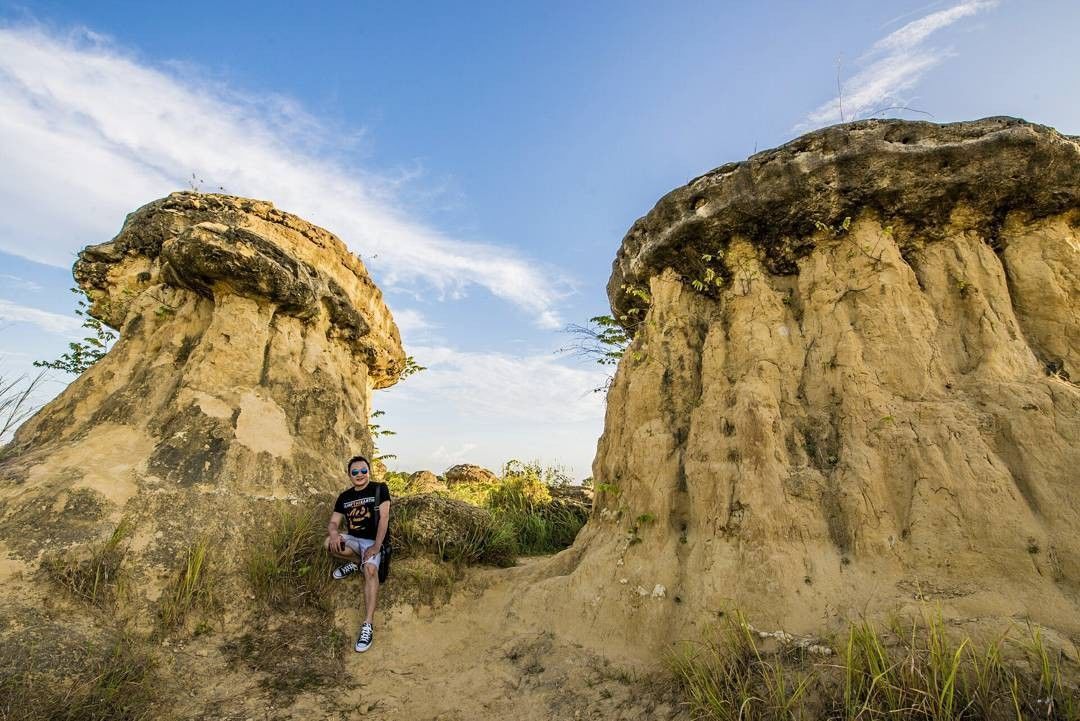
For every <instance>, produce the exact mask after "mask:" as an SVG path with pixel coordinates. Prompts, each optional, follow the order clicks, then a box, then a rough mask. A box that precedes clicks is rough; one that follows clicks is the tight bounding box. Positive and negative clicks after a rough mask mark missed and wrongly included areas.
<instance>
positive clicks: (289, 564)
mask: <svg viewBox="0 0 1080 721" xmlns="http://www.w3.org/2000/svg"><path fill="white" fill-rule="evenodd" d="M327 518H329V513H328V512H325V511H323V510H322V509H319V508H294V507H291V506H283V507H281V508H279V509H278V511H277V512H276V514H275V516H274V518H273V520H272V521H271V525H270V528H269V529H268V530H267V532H266V533H265V535H262V534H258V535H257V538H258V539H259V543H257V544H255V545H253V546H252V547H251V549H250V552H249V553H250V555H249V556H248V558H247V561H246V571H247V578H248V582H249V583H250V584H251V588H252V591H254V593H255V598H256V600H257V601H260V602H262V603H264V604H266V605H269V606H271V607H273V608H276V609H278V610H283V611H284V610H291V609H297V608H300V609H305V608H306V609H310V610H316V611H329V610H331V605H329V604H330V594H329V590H330V584H331V583H332V581H331V578H330V572H331V570H332V569H333V564H332V562H331V559H330V558H329V556H328V555H327V554H326V551H325V550H324V549H323V539H324V537H325V535H326V520H327Z"/></svg>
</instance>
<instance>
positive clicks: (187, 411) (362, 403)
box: [0, 193, 404, 555]
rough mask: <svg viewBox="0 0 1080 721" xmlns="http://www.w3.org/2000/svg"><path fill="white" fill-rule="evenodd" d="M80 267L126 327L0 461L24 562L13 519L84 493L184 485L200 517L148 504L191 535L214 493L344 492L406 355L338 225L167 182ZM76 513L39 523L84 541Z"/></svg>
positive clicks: (1, 521) (114, 501)
mask: <svg viewBox="0 0 1080 721" xmlns="http://www.w3.org/2000/svg"><path fill="white" fill-rule="evenodd" d="M74 273H75V277H76V279H77V281H78V282H79V284H80V285H81V286H82V287H83V289H85V290H86V291H87V293H88V294H89V295H90V297H91V299H92V300H93V306H92V313H93V314H94V315H95V316H96V317H98V318H100V319H102V320H103V321H105V322H106V323H108V324H109V325H110V326H112V327H113V328H115V329H117V330H118V331H119V333H120V338H119V340H118V341H117V343H116V345H115V347H114V348H113V349H112V350H111V351H110V352H109V353H108V355H107V356H106V357H105V358H104V359H102V360H101V361H100V362H99V363H97V364H96V365H95V366H94V367H93V368H91V369H90V370H89V371H87V372H86V373H85V374H84V375H83V376H81V377H80V378H78V379H77V380H76V381H75V382H74V383H72V384H71V385H70V386H69V387H68V388H67V389H66V390H65V391H64V392H63V393H62V394H61V395H60V396H59V397H58V398H56V399H55V400H54V401H52V402H51V403H50V404H48V405H47V406H46V407H45V408H43V409H42V410H41V411H40V412H39V413H38V414H37V415H35V416H34V417H33V418H32V419H31V420H30V421H28V422H27V423H26V424H25V425H24V426H23V427H22V428H20V429H19V431H18V433H17V434H16V436H15V441H14V444H15V445H14V457H13V458H11V459H10V460H8V461H6V462H5V463H4V464H3V466H2V467H0V494H2V495H0V503H2V504H3V505H2V506H0V511H2V512H3V513H2V515H0V530H4V531H5V532H4V533H3V536H4V537H5V538H6V540H8V543H9V544H13V545H15V546H22V545H25V546H26V548H23V549H22V552H23V554H24V555H32V554H33V553H35V552H36V551H37V550H39V546H40V544H36V543H30V542H29V541H27V542H26V543H20V542H19V541H18V540H16V539H17V538H18V537H19V536H20V534H19V533H18V532H17V530H18V529H16V528H15V526H14V525H12V524H16V525H18V524H20V523H23V524H25V523H30V522H31V520H32V519H31V518H30V515H32V514H29V511H28V509H35V510H37V509H40V508H46V507H48V508H52V509H53V511H54V513H60V512H61V509H62V508H63V507H64V506H65V503H67V501H66V500H65V499H67V498H69V497H71V496H72V495H73V494H76V493H78V492H82V491H84V490H85V491H86V493H89V494H91V495H90V496H88V497H92V498H94V499H96V500H95V503H96V504H97V505H99V506H101V505H102V504H103V507H104V511H103V513H104V516H105V517H106V518H107V519H109V518H111V519H112V520H115V518H116V517H117V516H118V515H119V514H120V513H121V512H126V511H131V512H134V510H133V509H134V507H135V506H139V507H147V509H149V507H154V508H166V509H167V508H168V507H169V506H170V504H173V503H180V502H179V501H178V500H176V499H177V498H178V497H179V495H185V497H187V500H185V501H184V502H183V504H182V505H183V507H184V508H187V509H188V510H189V511H190V512H191V514H196V515H190V516H189V517H187V518H164V517H161V516H162V514H161V513H157V512H155V513H149V515H151V516H153V517H154V520H153V521H152V523H151V526H154V525H156V526H158V527H168V525H169V524H170V523H172V524H174V525H176V524H179V526H180V527H182V528H186V527H187V526H198V525H200V524H201V523H202V521H203V520H205V521H207V523H209V522H210V521H211V520H213V519H215V518H216V517H217V514H215V510H214V508H215V506H216V508H217V510H218V511H219V512H220V511H224V510H225V509H226V507H227V504H225V505H221V504H220V503H218V502H217V501H215V500H214V499H215V498H219V499H220V498H225V497H230V496H235V497H242V498H247V499H250V498H253V497H279V498H280V497H288V496H298V495H300V496H306V495H308V494H310V493H314V492H316V491H321V492H325V491H329V490H332V489H336V488H337V487H339V486H341V485H342V480H341V479H342V477H343V473H344V470H343V465H342V464H343V462H344V460H345V459H347V458H348V457H349V456H351V455H352V454H354V453H356V452H360V451H364V450H368V451H370V449H371V439H370V436H369V433H368V426H367V424H368V411H369V399H370V394H371V392H372V390H373V389H375V388H382V387H385V386H388V385H391V384H393V383H394V382H395V381H396V379H397V377H398V375H399V373H400V372H401V370H402V368H403V367H404V353H403V351H402V348H401V342H400V338H399V335H398V330H397V327H396V326H395V325H394V322H393V319H392V318H391V315H390V312H389V310H388V309H387V308H386V306H385V305H384V304H383V301H382V295H381V293H380V292H379V290H378V288H376V287H375V285H374V284H373V283H372V281H371V279H370V277H369V276H368V274H367V271H366V270H365V268H364V266H363V264H362V263H361V261H360V260H359V259H358V258H357V257H356V256H354V255H352V254H351V253H350V252H349V251H348V250H347V249H346V247H345V246H344V244H343V243H342V242H341V241H340V240H338V239H337V238H336V237H335V236H333V235H332V234H330V233H329V232H327V231H325V230H323V229H321V228H318V227H316V226H314V225H312V224H310V223H308V222H306V221H304V220H302V219H300V218H298V217H296V216H293V215H290V214H288V213H284V212H282V211H279V210H277V209H275V208H274V207H273V205H272V204H270V203H267V202H263V201H257V200H249V199H245V198H237V197H231V196H224V195H212V194H200V193H173V194H172V195H170V196H169V197H167V198H163V199H161V200H157V201H154V202H152V203H149V204H148V205H146V206H144V207H142V208H140V209H139V210H137V211H135V212H134V213H132V214H131V215H130V216H128V218H127V220H126V222H125V223H124V227H123V229H122V230H121V231H120V233H119V235H117V236H116V238H114V239H113V240H112V241H110V242H108V243H104V244H102V245H96V246H91V247H89V248H87V249H85V250H84V251H83V252H82V253H81V254H80V255H79V259H78V261H77V262H76V264H75V269H74ZM177 494H179V495H177ZM166 498H173V500H172V501H167V500H163V499H166ZM132 499H134V502H133V504H134V505H133V506H132V508H127V509H126V511H125V504H128V503H129V501H132ZM199 499H201V500H199ZM191 504H195V505H194V506H192V505H191ZM77 505H78V504H77ZM202 506H206V508H203V509H202V510H201V511H199V513H202V512H205V514H204V515H203V516H198V515H197V513H196V511H195V510H194V509H196V508H201V507H202ZM78 511H79V509H77V508H76V509H73V512H72V513H70V514H68V516H67V517H66V518H64V519H63V522H62V523H60V524H53V523H49V522H46V523H45V524H44V527H34V526H33V524H31V527H34V528H35V530H34V534H36V535H47V534H48V533H49V529H50V526H57V525H59V526H62V527H63V528H64V529H66V531H65V532H70V533H71V534H74V535H73V538H72V540H74V538H75V537H77V536H78V534H79V532H80V530H81V531H85V530H86V528H88V527H89V526H86V527H84V525H85V524H91V525H92V524H93V518H94V516H93V515H91V514H87V515H86V516H85V517H84V514H81V513H79V512H78ZM38 515H41V514H38ZM46 515H48V514H46ZM61 515H64V514H62V513H61ZM99 515H100V514H99ZM185 515H188V514H187V513H185ZM39 520H41V519H39ZM53 520H56V519H55V518H54V519H53ZM61 540H63V539H61ZM18 550H19V549H18V548H17V549H16V551H18Z"/></svg>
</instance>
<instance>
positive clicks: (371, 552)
mask: <svg viewBox="0 0 1080 721" xmlns="http://www.w3.org/2000/svg"><path fill="white" fill-rule="evenodd" d="M380 550H382V546H370V547H369V548H368V550H366V551H364V560H365V561H367V560H369V559H372V558H374V557H375V554H376V553H378V552H379V551H380Z"/></svg>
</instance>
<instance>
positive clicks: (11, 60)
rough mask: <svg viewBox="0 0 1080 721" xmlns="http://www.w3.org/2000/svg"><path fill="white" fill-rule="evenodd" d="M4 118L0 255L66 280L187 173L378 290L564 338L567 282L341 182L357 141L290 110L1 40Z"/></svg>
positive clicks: (32, 31)
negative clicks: (475, 302)
mask: <svg viewBox="0 0 1080 721" xmlns="http://www.w3.org/2000/svg"><path fill="white" fill-rule="evenodd" d="M0 105H2V106H3V108H4V111H3V113H2V114H0V158H2V162H3V165H4V172H3V173H0V218H2V220H0V250H4V251H7V252H10V253H14V254H17V255H20V256H23V257H26V258H30V259H32V260H36V261H40V262H45V263H49V264H52V265H57V266H64V267H66V266H69V265H70V264H71V262H72V260H73V258H74V254H75V253H76V252H77V251H78V250H79V249H80V248H81V247H82V246H84V245H86V244H89V243H98V242H102V241H105V240H107V239H109V238H110V237H112V235H114V234H115V232H116V231H117V230H118V229H119V225H120V222H121V221H122V219H123V217H124V215H125V214H126V213H128V212H130V211H131V210H133V209H134V208H136V207H137V206H139V205H141V204H143V203H145V202H147V201H149V200H152V199H154V198H156V197H160V196H162V195H165V194H167V193H168V192H170V191H172V190H176V189H178V188H182V187H185V185H186V183H187V182H188V179H190V176H191V173H192V172H195V173H196V175H197V178H199V179H205V180H206V183H205V185H204V189H206V190H214V189H217V188H218V186H223V187H224V188H225V189H226V191H227V192H230V193H236V194H242V195H248V196H253V197H259V198H266V199H269V200H272V201H273V202H274V203H275V205H277V206H278V207H280V208H283V209H285V210H288V211H290V212H294V213H297V214H298V215H301V216H303V217H305V218H307V219H309V220H311V221H313V222H316V223H318V224H320V225H322V226H324V227H326V228H328V229H330V230H331V231H333V232H335V233H337V234H338V235H339V236H340V237H341V238H342V239H343V240H345V241H346V243H348V244H349V245H350V247H351V248H352V249H353V250H354V251H356V252H360V253H361V254H362V255H363V258H364V260H365V262H367V264H368V266H369V267H370V268H371V270H372V272H373V274H374V275H375V276H376V281H377V282H378V283H379V284H380V285H382V286H384V287H394V288H402V289H406V290H412V291H414V292H418V293H423V294H429V293H430V292H431V291H434V293H435V294H436V295H437V296H438V297H440V298H447V297H449V298H454V297H460V296H461V295H463V294H464V293H465V292H466V291H467V289H469V288H470V287H471V286H478V287H481V288H485V289H487V290H488V291H490V292H491V293H493V294H494V295H495V296H497V297H499V298H502V299H503V300H505V301H508V302H510V303H512V304H514V305H516V306H518V307H519V308H521V309H523V310H524V311H526V312H527V313H529V314H530V315H532V316H533V318H534V319H535V322H536V324H537V325H539V326H540V327H543V328H557V327H559V326H560V325H561V322H560V320H559V316H558V312H557V310H556V305H557V303H558V301H559V299H560V298H562V297H564V296H565V295H566V294H567V293H568V292H570V281H569V279H568V278H566V277H563V276H562V274H561V273H560V272H559V271H558V270H557V269H551V268H544V267H543V266H542V264H541V263H538V262H537V261H535V260H532V259H527V258H523V257H520V256H519V255H517V254H515V253H513V252H511V251H509V250H507V249H505V248H502V247H498V246H493V245H489V244H484V243H478V242H471V241H467V240H460V239H455V238H451V237H449V236H447V235H444V234H443V233H441V232H439V231H438V230H436V229H434V228H432V227H429V226H428V225H426V224H425V223H423V222H420V221H417V220H415V219H414V218H411V217H409V215H408V213H407V212H406V211H405V210H404V209H403V208H404V204H403V203H402V202H401V201H400V200H399V194H400V193H403V192H405V190H406V188H407V186H408V183H409V182H410V179H411V178H410V175H409V174H408V173H406V174H404V175H403V176H401V177H396V178H395V177H388V176H381V175H377V174H372V173H367V172H363V171H361V170H358V169H355V168H350V167H347V166H346V165H345V164H343V162H341V161H340V160H339V158H341V157H343V155H344V154H345V152H347V151H349V150H350V149H351V148H352V147H354V146H355V145H356V144H357V143H358V142H359V139H360V137H361V134H354V135H353V136H351V137H350V136H344V135H343V134H342V133H340V132H337V129H331V128H328V127H326V126H325V125H324V124H323V123H322V122H320V121H319V120H318V119H316V118H314V117H312V116H311V115H309V114H308V113H306V112H305V111H304V110H303V109H302V108H300V107H299V106H298V105H297V104H296V103H295V102H293V101H291V100H289V99H287V98H282V97H259V98H253V97H251V96H248V95H244V94H242V93H240V92H237V91H235V90H232V89H229V88H226V87H222V85H221V84H220V83H216V82H213V81H210V80H208V79H206V78H203V77H198V76H197V75H196V74H194V73H193V72H192V70H191V68H189V67H185V66H184V65H183V64H179V63H174V64H171V65H170V67H169V69H167V70H166V69H158V68H154V67H151V66H149V65H147V64H146V63H143V62H140V61H139V60H137V59H136V58H133V57H131V56H130V55H127V54H125V53H123V52H121V51H120V50H119V49H118V48H116V47H115V46H113V45H112V44H110V43H108V42H107V41H105V40H104V39H102V38H101V37H100V36H97V35H94V34H93V33H90V32H88V31H82V32H80V33H72V34H69V35H66V36H60V35H58V34H55V33H50V32H47V31H45V30H43V29H41V28H38V27H29V26H17V27H11V26H9V27H0Z"/></svg>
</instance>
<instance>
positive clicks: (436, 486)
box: [405, 471, 446, 493]
mask: <svg viewBox="0 0 1080 721" xmlns="http://www.w3.org/2000/svg"><path fill="white" fill-rule="evenodd" d="M405 488H406V490H407V491H409V492H410V493H430V492H431V491H445V490H446V484H445V483H443V482H442V481H440V480H439V477H438V476H436V475H435V474H434V473H432V472H431V471H417V472H416V473H413V474H412V475H411V476H409V480H408V481H407V483H406V485H405Z"/></svg>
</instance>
